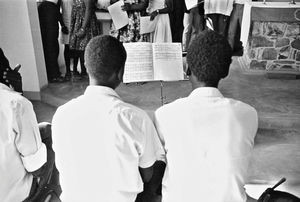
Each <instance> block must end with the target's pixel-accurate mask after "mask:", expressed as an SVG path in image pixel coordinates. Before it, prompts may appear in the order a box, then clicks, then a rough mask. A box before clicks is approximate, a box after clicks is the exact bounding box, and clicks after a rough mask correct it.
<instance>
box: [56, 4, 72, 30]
mask: <svg viewBox="0 0 300 202" xmlns="http://www.w3.org/2000/svg"><path fill="white" fill-rule="evenodd" d="M60 6H61V0H58V2H57V7H58V13H57V15H58V22H59V24H60V26H61V31H62V33H64V34H68V33H69V30H68V28H67V27H66V25H65V23H64V21H63V18H62V13H61V12H60Z"/></svg>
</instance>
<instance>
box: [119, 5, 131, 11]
mask: <svg viewBox="0 0 300 202" xmlns="http://www.w3.org/2000/svg"><path fill="white" fill-rule="evenodd" d="M121 8H122V10H123V11H130V10H131V4H129V3H125V4H124V5H123V6H121Z"/></svg>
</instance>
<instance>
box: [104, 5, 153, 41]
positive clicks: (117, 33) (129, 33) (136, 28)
mask: <svg viewBox="0 0 300 202" xmlns="http://www.w3.org/2000/svg"><path fill="white" fill-rule="evenodd" d="M106 1H107V0H102V2H103V3H102V4H105V2H106ZM118 1H119V0H110V5H111V4H114V3H116V2H118ZM147 6H148V0H126V1H124V5H123V6H122V10H124V11H127V14H128V18H129V21H128V24H127V25H126V26H124V27H122V28H121V29H116V28H115V27H114V25H113V24H112V28H111V31H110V35H112V36H114V37H116V38H117V39H118V40H119V41H120V42H123V43H130V42H142V41H149V37H147V35H142V34H140V17H141V16H142V15H144V14H145V11H146V8H147Z"/></svg>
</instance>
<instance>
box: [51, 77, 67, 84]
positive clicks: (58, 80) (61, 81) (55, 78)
mask: <svg viewBox="0 0 300 202" xmlns="http://www.w3.org/2000/svg"><path fill="white" fill-rule="evenodd" d="M63 82H66V80H65V78H64V77H62V76H59V77H54V78H51V79H49V83H63Z"/></svg>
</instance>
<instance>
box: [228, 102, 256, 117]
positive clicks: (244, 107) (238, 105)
mask: <svg viewBox="0 0 300 202" xmlns="http://www.w3.org/2000/svg"><path fill="white" fill-rule="evenodd" d="M225 99H227V100H228V102H229V103H230V105H231V107H232V108H233V109H236V110H238V111H240V112H243V113H248V114H249V115H250V114H252V115H254V116H257V111H256V109H255V108H254V107H252V106H251V105H249V104H247V103H245V102H242V101H239V100H235V99H232V98H225Z"/></svg>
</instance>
